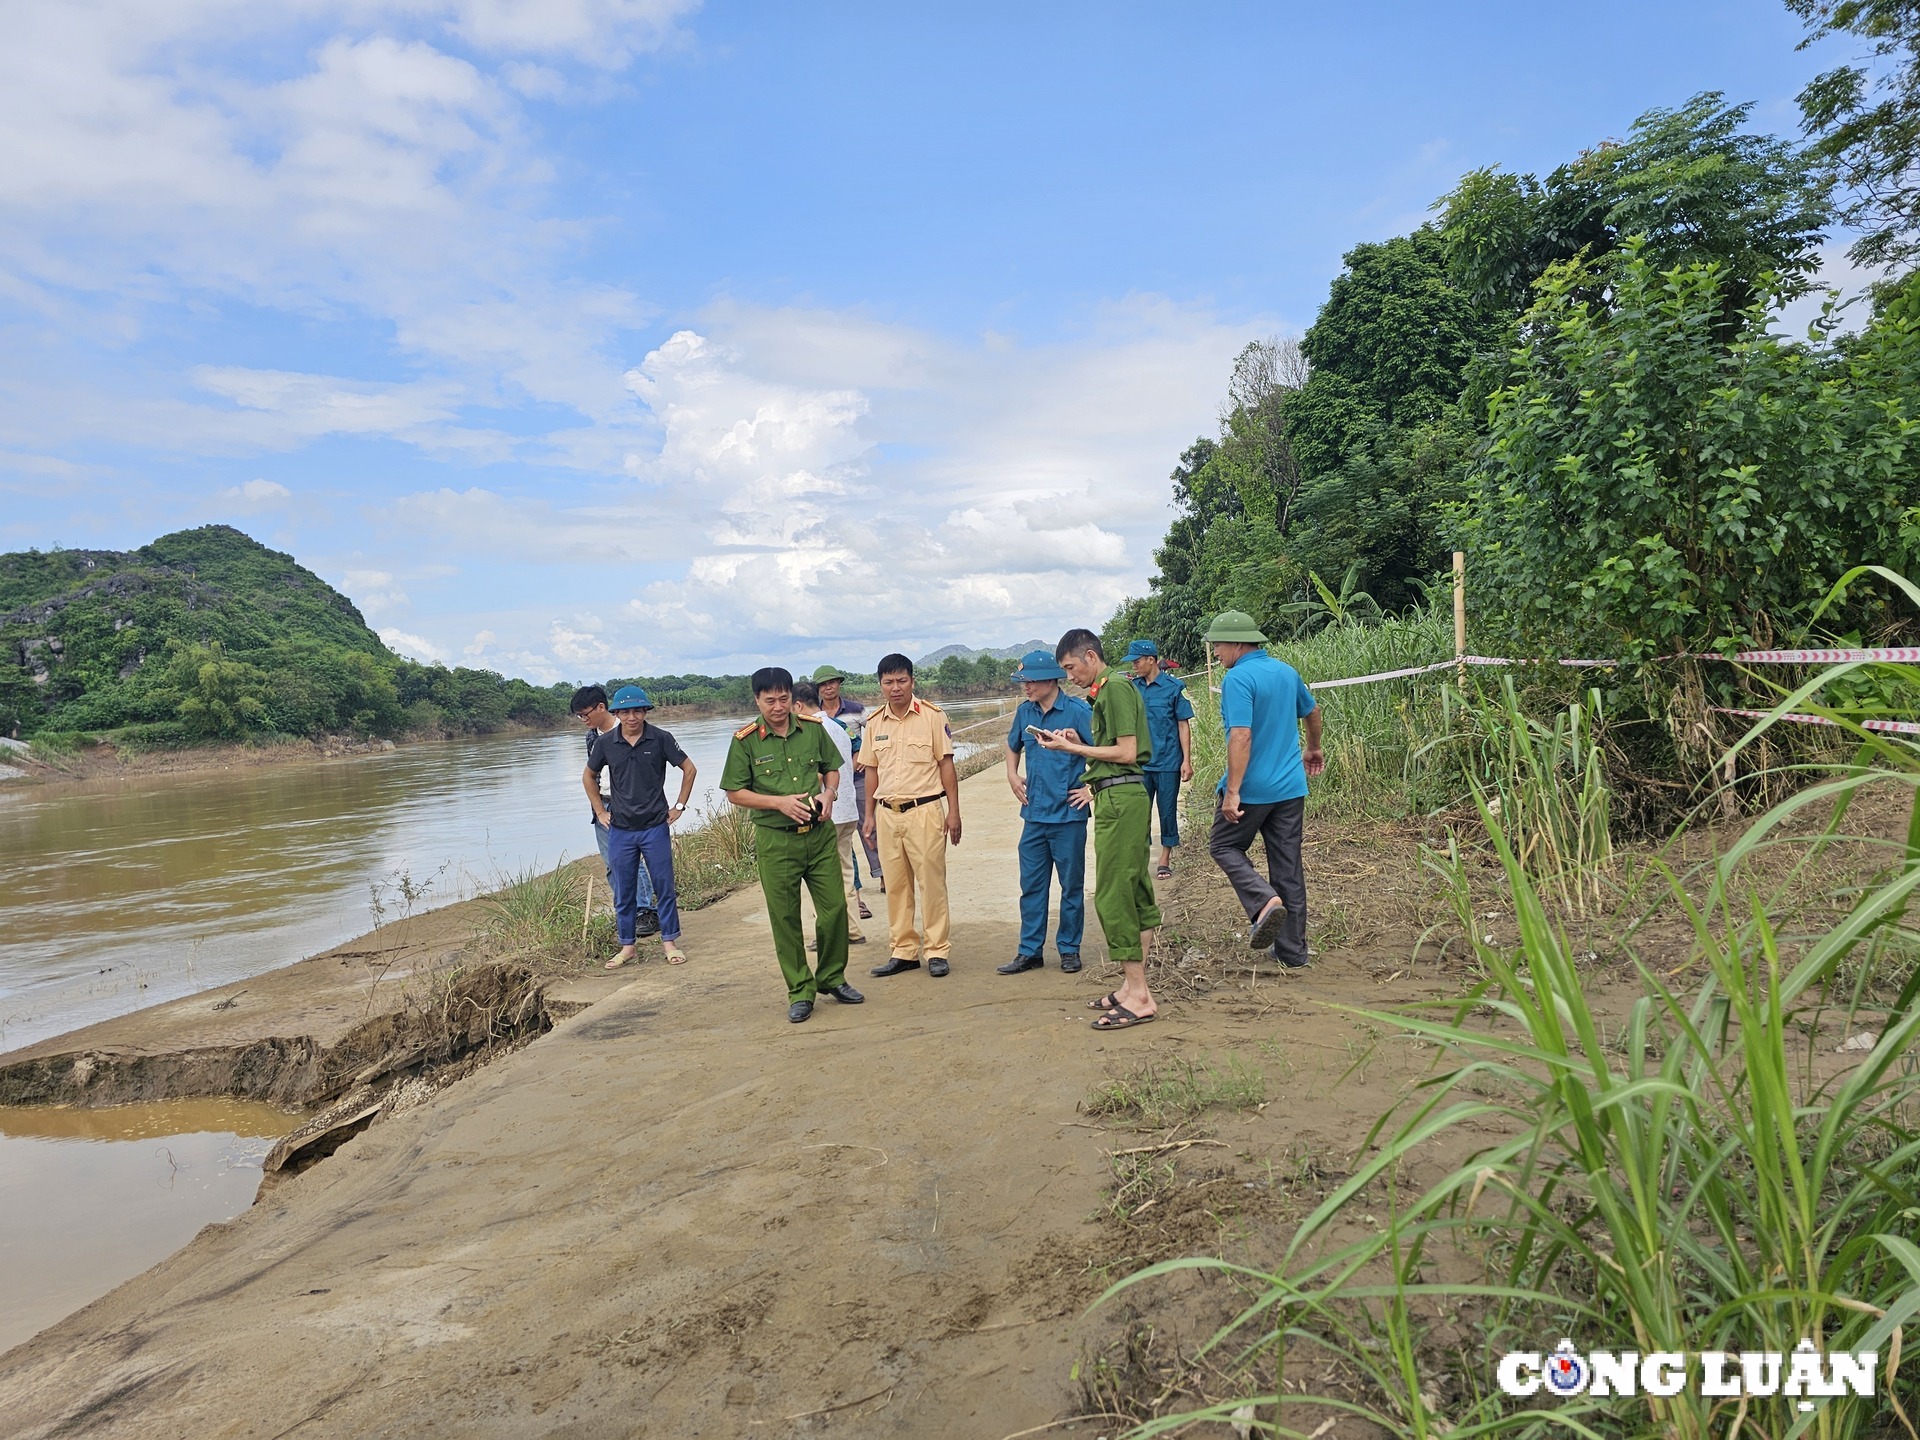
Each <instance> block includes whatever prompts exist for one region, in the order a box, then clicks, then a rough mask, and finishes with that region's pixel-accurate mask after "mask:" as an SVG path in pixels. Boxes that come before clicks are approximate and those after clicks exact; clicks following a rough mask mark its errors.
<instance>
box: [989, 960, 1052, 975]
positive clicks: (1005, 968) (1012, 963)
mask: <svg viewBox="0 0 1920 1440" xmlns="http://www.w3.org/2000/svg"><path fill="white" fill-rule="evenodd" d="M1046 963H1047V962H1046V961H1045V960H1043V959H1041V958H1040V957H1039V956H1038V955H1016V956H1014V957H1013V959H1011V960H1009V961H1007V963H1006V964H1004V965H1000V966H996V967H995V969H994V972H993V973H994V974H996V975H1024V974H1026V973H1027V971H1029V970H1038V969H1039V968H1040V967H1041V966H1042V965H1045V964H1046Z"/></svg>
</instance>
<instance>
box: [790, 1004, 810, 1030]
mask: <svg viewBox="0 0 1920 1440" xmlns="http://www.w3.org/2000/svg"><path fill="white" fill-rule="evenodd" d="M811 1014H813V1002H812V1001H811V1000H796V1001H794V1002H793V1003H792V1004H791V1005H789V1006H787V1019H789V1020H791V1021H792V1022H793V1023H794V1024H796V1025H798V1024H799V1023H800V1022H801V1021H802V1020H804V1019H806V1018H807V1017H808V1016H809V1015H811Z"/></svg>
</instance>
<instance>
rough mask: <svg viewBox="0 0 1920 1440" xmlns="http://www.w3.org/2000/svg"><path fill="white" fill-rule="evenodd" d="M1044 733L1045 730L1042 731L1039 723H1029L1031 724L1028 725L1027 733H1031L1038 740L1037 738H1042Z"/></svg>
mask: <svg viewBox="0 0 1920 1440" xmlns="http://www.w3.org/2000/svg"><path fill="white" fill-rule="evenodd" d="M1043 733H1044V732H1043V731H1042V730H1041V729H1040V727H1039V726H1038V725H1029V726H1027V734H1029V735H1031V736H1033V737H1034V739H1036V740H1037V739H1039V738H1040V736H1041V735H1042V734H1043Z"/></svg>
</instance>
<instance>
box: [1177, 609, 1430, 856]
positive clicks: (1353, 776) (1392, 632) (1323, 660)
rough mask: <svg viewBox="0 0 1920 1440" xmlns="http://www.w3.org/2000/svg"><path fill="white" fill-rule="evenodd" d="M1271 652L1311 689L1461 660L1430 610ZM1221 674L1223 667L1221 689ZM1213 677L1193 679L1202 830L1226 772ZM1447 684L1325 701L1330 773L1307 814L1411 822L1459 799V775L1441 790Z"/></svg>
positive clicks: (1317, 786)
mask: <svg viewBox="0 0 1920 1440" xmlns="http://www.w3.org/2000/svg"><path fill="white" fill-rule="evenodd" d="M1267 649H1268V651H1269V652H1270V653H1271V654H1273V655H1274V656H1276V657H1277V658H1279V659H1281V660H1284V661H1286V662H1287V664H1289V665H1291V666H1293V668H1294V669H1295V670H1297V671H1299V672H1300V676H1301V678H1302V679H1304V680H1305V681H1306V682H1307V685H1308V687H1309V688H1311V687H1312V686H1313V685H1314V684H1315V683H1316V682H1317V681H1322V680H1339V679H1346V678H1348V677H1350V676H1354V675H1372V674H1378V673H1380V672H1382V671H1386V670H1400V669H1405V668H1407V667H1409V666H1413V665H1427V664H1431V663H1433V662H1435V661H1438V660H1444V659H1447V658H1448V657H1449V656H1451V655H1452V654H1453V632H1452V620H1451V618H1449V617H1447V616H1443V615H1442V614H1441V612H1440V611H1439V610H1438V609H1437V608H1435V607H1431V606H1430V607H1426V608H1423V609H1420V610H1414V611H1410V612H1409V613H1407V614H1406V615H1404V616H1396V617H1393V618H1390V619H1387V620H1383V621H1381V622H1380V623H1379V624H1377V625H1361V624H1340V625H1331V626H1328V627H1327V628H1325V629H1323V630H1320V631H1318V632H1316V633H1315V634H1313V635H1310V636H1308V637H1306V638H1305V639H1301V640H1292V641H1287V642H1284V643H1281V644H1275V645H1269V646H1268V647H1267ZM1222 673H1223V672H1222V671H1221V670H1220V669H1219V668H1218V667H1217V666H1216V667H1215V668H1214V670H1213V672H1212V680H1213V684H1214V685H1215V686H1217V685H1219V683H1220V679H1221V675H1222ZM1206 674H1207V672H1206V671H1204V670H1196V671H1194V672H1193V673H1192V675H1191V676H1190V677H1189V679H1190V680H1191V681H1192V682H1193V683H1192V684H1191V685H1190V687H1189V692H1188V693H1189V695H1190V697H1191V698H1192V700H1193V709H1194V718H1193V768H1194V779H1193V786H1192V789H1191V790H1190V791H1189V796H1190V800H1189V803H1190V804H1191V805H1192V806H1193V807H1195V811H1196V813H1194V814H1193V816H1192V821H1191V823H1197V824H1200V825H1202V826H1204V824H1205V823H1206V821H1207V820H1208V819H1210V818H1211V815H1212V807H1213V798H1212V797H1213V791H1214V787H1215V785H1217V784H1218V783H1219V780H1220V776H1221V775H1222V774H1223V773H1224V772H1225V770H1226V764H1227V752H1226V740H1225V737H1224V736H1223V735H1222V733H1221V728H1220V704H1219V696H1218V695H1216V694H1214V693H1212V692H1211V691H1210V690H1209V687H1208V685H1207V683H1206V680H1205V678H1204V677H1205V676H1206ZM1447 685H1448V675H1447V672H1435V673H1434V674H1430V675H1421V676H1414V677H1409V678H1405V679H1400V680H1385V681H1380V682H1378V683H1375V684H1371V685H1355V686H1351V687H1343V688H1340V689H1335V690H1326V691H1322V692H1318V693H1316V696H1315V698H1316V700H1317V701H1318V702H1319V705H1320V709H1321V714H1322V716H1323V724H1324V726H1325V739H1324V745H1325V748H1326V755H1327V770H1326V774H1325V775H1324V776H1322V777H1321V778H1320V779H1319V780H1318V781H1316V782H1315V783H1314V786H1313V790H1312V794H1311V795H1310V797H1309V798H1308V802H1307V806H1308V813H1309V814H1321V815H1335V816H1341V817H1345V818H1358V817H1362V816H1372V815H1379V814H1382V813H1387V814H1401V815H1404V814H1407V813H1409V812H1410V811H1415V812H1417V811H1418V810H1420V809H1423V808H1432V807H1433V806H1434V805H1437V804H1439V803H1441V802H1442V801H1443V800H1444V798H1445V797H1446V796H1447V795H1449V794H1451V795H1457V794H1459V793H1460V788H1461V787H1460V786H1459V784H1458V780H1457V776H1455V775H1453V774H1451V773H1449V774H1448V775H1447V776H1446V779H1445V781H1444V783H1441V784H1439V785H1436V783H1435V782H1436V780H1438V779H1439V778H1440V776H1441V772H1442V770H1443V768H1444V757H1442V756H1440V755H1437V754H1435V753H1434V752H1433V750H1432V742H1433V740H1434V739H1435V737H1437V736H1440V735H1442V734H1444V733H1446V731H1447V729H1448V723H1449V722H1448V717H1447V708H1446V699H1445V691H1446V689H1447ZM1200 812H1203V813H1200Z"/></svg>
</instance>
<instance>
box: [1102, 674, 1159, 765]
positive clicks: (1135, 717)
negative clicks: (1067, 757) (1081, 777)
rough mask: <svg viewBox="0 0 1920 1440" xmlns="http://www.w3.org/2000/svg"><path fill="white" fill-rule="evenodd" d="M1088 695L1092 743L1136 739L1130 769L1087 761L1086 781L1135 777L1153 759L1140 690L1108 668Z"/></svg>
mask: <svg viewBox="0 0 1920 1440" xmlns="http://www.w3.org/2000/svg"><path fill="white" fill-rule="evenodd" d="M1088 693H1089V694H1090V695H1091V697H1092V699H1093V743H1094V744H1095V745H1099V746H1106V745H1115V744H1118V743H1119V740H1120V737H1121V736H1122V735H1132V736H1134V737H1136V744H1137V748H1136V749H1135V750H1134V753H1133V764H1131V765H1122V764H1120V763H1119V762H1118V761H1114V760H1089V761H1088V762H1087V775H1086V779H1087V781H1089V782H1091V781H1094V780H1106V779H1110V778H1111V777H1113V776H1115V775H1138V774H1139V773H1140V772H1141V771H1142V770H1144V769H1145V768H1146V766H1147V762H1148V761H1149V760H1151V759H1152V758H1153V739H1152V737H1151V736H1150V735H1149V734H1148V733H1147V703H1146V701H1144V700H1142V699H1141V698H1140V691H1139V688H1138V687H1137V686H1135V685H1132V684H1130V683H1129V682H1128V681H1127V679H1126V677H1125V676H1123V675H1122V674H1121V673H1120V672H1119V671H1118V670H1116V669H1114V668H1113V666H1111V665H1109V666H1108V667H1107V673H1106V674H1104V675H1102V676H1101V677H1100V678H1099V679H1098V680H1096V681H1094V682H1093V689H1092V690H1091V691H1090V692H1088Z"/></svg>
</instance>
